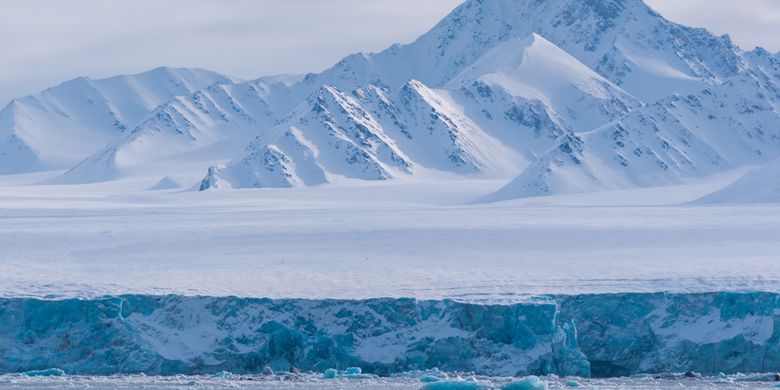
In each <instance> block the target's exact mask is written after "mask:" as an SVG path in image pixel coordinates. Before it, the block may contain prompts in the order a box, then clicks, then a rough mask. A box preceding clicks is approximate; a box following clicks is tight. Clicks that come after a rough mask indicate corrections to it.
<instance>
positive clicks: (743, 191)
mask: <svg viewBox="0 0 780 390" xmlns="http://www.w3.org/2000/svg"><path fill="white" fill-rule="evenodd" d="M778 202H780V159H775V160H774V161H772V162H770V163H768V164H765V165H762V166H760V167H758V168H755V169H753V170H752V171H750V172H748V173H747V174H745V175H744V176H742V177H741V178H739V179H738V180H736V181H735V182H734V183H732V184H730V185H728V186H726V187H725V188H723V189H721V190H718V191H716V192H714V193H712V194H709V195H707V196H705V197H703V198H701V199H699V200H697V201H696V203H700V204H716V203H778Z"/></svg>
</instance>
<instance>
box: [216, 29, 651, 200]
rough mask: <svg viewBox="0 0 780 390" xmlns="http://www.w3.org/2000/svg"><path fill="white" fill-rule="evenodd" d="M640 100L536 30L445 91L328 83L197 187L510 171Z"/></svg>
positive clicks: (413, 85) (411, 85)
mask: <svg viewBox="0 0 780 390" xmlns="http://www.w3.org/2000/svg"><path fill="white" fill-rule="evenodd" d="M542 74H547V76H548V77H540V75H542ZM640 104H641V103H640V102H639V101H638V100H637V99H635V98H633V97H632V96H631V95H629V94H628V93H627V92H625V91H623V90H622V89H620V88H619V87H617V86H615V85H614V84H612V83H610V82H609V81H607V80H606V79H604V78H603V77H601V76H599V75H598V74H596V73H595V72H593V71H592V70H590V69H589V68H588V67H587V66H585V65H584V64H582V63H580V62H579V61H577V60H576V59H575V58H574V57H571V56H570V55H568V54H567V53H566V52H564V51H563V50H561V49H560V48H558V47H556V46H555V45H553V44H552V43H550V42H549V41H547V40H546V39H544V38H543V37H541V36H539V35H536V34H532V35H530V36H528V37H526V38H524V39H513V40H509V41H506V42H504V43H502V44H501V45H498V46H497V47H496V48H494V49H493V50H491V51H489V52H488V53H486V54H485V55H484V57H483V58H482V59H480V60H479V61H477V62H476V63H474V64H473V65H472V66H470V67H468V68H466V69H464V70H463V72H461V73H460V74H459V75H457V76H456V77H455V78H453V80H451V81H450V82H448V83H447V84H446V85H445V86H443V87H442V88H441V89H434V88H431V87H429V86H426V85H425V84H423V83H422V82H420V81H418V80H410V81H408V82H407V83H406V84H405V85H403V86H402V87H400V88H399V89H398V90H395V91H394V90H393V89H392V88H390V87H387V86H379V85H376V84H368V85H366V86H360V87H357V88H356V89H354V90H352V91H351V92H350V93H349V94H347V93H344V92H342V91H340V90H338V89H337V88H336V87H334V86H330V85H328V86H325V87H322V88H321V89H320V90H318V91H316V92H315V93H314V94H313V95H312V96H310V97H309V98H308V99H307V100H306V101H305V102H304V103H303V104H302V105H301V106H299V107H298V108H297V109H296V110H295V112H294V113H293V115H291V116H290V117H289V118H288V119H287V120H285V121H284V122H283V123H282V124H281V125H279V126H277V127H276V128H274V129H273V130H271V131H269V132H266V133H264V134H262V135H261V136H259V137H258V138H257V139H256V140H255V141H254V142H253V143H252V144H251V145H250V146H249V147H248V148H247V149H246V151H245V152H244V154H242V155H241V156H240V157H239V158H236V159H234V160H233V161H232V162H231V163H230V164H228V165H227V166H226V167H218V166H217V167H212V168H211V169H209V173H208V176H207V177H206V178H205V179H204V180H203V183H202V184H201V189H206V188H224V187H234V188H236V187H238V188H241V187H275V186H283V187H290V186H296V185H310V184H320V183H324V182H331V181H334V180H336V178H337V177H350V178H359V179H368V180H384V179H388V178H392V177H396V176H398V175H403V174H413V173H414V168H415V167H418V166H419V167H421V168H422V169H433V170H438V171H445V172H453V173H458V174H507V173H511V172H516V171H517V170H519V169H521V168H523V167H525V166H527V165H528V162H529V161H532V160H533V159H534V158H535V157H536V156H537V155H538V154H540V153H543V152H545V151H546V150H547V149H549V148H550V146H551V145H552V144H553V143H554V142H555V141H556V139H557V138H558V137H560V136H561V135H563V134H568V133H571V132H573V131H575V130H582V129H588V130H589V129H590V128H591V126H596V125H598V124H600V123H603V122H604V121H610V120H615V119H617V118H619V117H621V116H622V115H624V114H626V113H627V112H628V111H630V109H632V108H634V107H638V106H639V105H640ZM269 176H272V177H273V178H271V177H269Z"/></svg>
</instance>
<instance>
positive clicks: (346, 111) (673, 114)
mask: <svg viewBox="0 0 780 390" xmlns="http://www.w3.org/2000/svg"><path fill="white" fill-rule="evenodd" d="M777 123H780V58H778V56H777V55H776V54H771V53H769V52H767V51H765V50H763V49H760V48H757V49H755V50H753V51H749V52H746V51H743V50H741V49H740V48H738V47H736V46H735V45H734V44H733V43H732V42H731V40H730V39H729V38H728V36H721V37H717V36H714V35H712V34H711V33H709V32H707V31H706V30H704V29H693V28H689V27H685V26H681V25H678V24H675V23H672V22H670V21H668V20H666V19H664V18H663V17H662V16H661V15H659V14H658V13H657V12H655V11H654V10H652V9H651V8H650V7H648V6H647V5H646V4H644V3H643V2H642V1H641V0H563V1H555V2H550V1H539V0H469V1H467V2H465V3H464V4H462V5H461V6H459V7H458V8H456V9H455V10H454V11H453V12H452V13H451V14H450V15H448V16H447V17H446V18H444V19H443V20H442V21H441V22H439V23H438V24H437V25H436V26H435V27H434V28H433V29H431V30H430V31H429V32H427V33H426V34H424V35H422V36H421V37H420V38H419V39H417V40H416V41H415V42H413V43H410V44H407V45H394V46H392V47H390V48H388V49H387V50H384V51H382V52H379V53H373V54H354V55H351V56H348V57H346V58H344V59H343V60H342V61H340V62H339V63H337V64H336V65H334V66H333V67H332V68H330V69H328V70H326V71H324V72H322V73H319V74H309V75H306V76H303V77H299V78H298V77H265V78H260V79H257V80H253V81H248V82H238V81H235V80H232V79H230V78H228V77H225V76H221V75H218V74H216V73H213V72H207V71H200V70H185V69H168V68H160V69H156V70H154V71H151V72H148V73H144V74H141V75H135V76H121V77H115V78H111V79H105V80H89V79H83V78H82V79H76V80H72V81H69V82H66V83H64V84H62V85H60V86H57V87H55V88H52V89H50V90H47V91H44V92H42V93H40V94H38V95H34V96H29V97H27V98H23V99H19V100H15V101H14V102H12V103H11V104H10V105H8V106H7V107H6V108H5V109H3V110H2V111H0V174H9V173H21V172H29V171H36V170H52V169H63V170H67V171H66V172H65V173H64V174H63V175H61V176H60V177H57V178H55V179H53V180H51V182H53V183H86V182H98V181H107V180H116V179H121V178H125V177H132V176H133V175H138V174H141V173H146V174H148V173H149V172H154V173H155V174H156V175H158V179H159V178H160V177H164V176H168V175H171V174H173V173H175V172H171V170H173V169H174V167H184V168H186V169H187V170H190V171H196V172H197V171H200V172H202V174H203V175H205V176H204V177H203V179H202V180H201V182H200V183H199V184H195V183H190V184H194V185H195V188H198V189H201V190H207V189H219V188H262V187H296V186H311V185H319V184H324V183H338V182H341V181H343V180H353V179H354V180H390V179H394V178H400V177H406V176H412V175H417V174H419V173H421V172H426V173H430V172H442V173H446V174H456V175H464V176H468V177H475V178H477V177H497V178H506V179H507V181H508V184H507V185H506V186H505V187H504V188H502V189H500V190H499V191H498V192H496V193H494V194H491V195H488V196H487V197H485V200H505V199H512V198H518V197H527V196H541V195H551V194H561V193H572V192H586V191H600V190H614V189H625V188H634V187H648V186H661V185H670V184H679V183H685V182H686V181H689V180H692V179H695V178H700V177H704V176H707V175H711V174H714V173H718V172H722V171H725V170H729V169H734V168H738V167H742V166H747V165H757V164H763V163H767V162H768V161H771V160H773V159H774V158H776V157H778V156H780V126H777ZM177 169H178V168H177ZM512 177H514V179H512ZM510 179H511V180H510Z"/></svg>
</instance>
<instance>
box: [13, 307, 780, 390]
mask: <svg viewBox="0 0 780 390" xmlns="http://www.w3.org/2000/svg"><path fill="white" fill-rule="evenodd" d="M269 367H270V368H271V369H273V370H275V371H291V370H305V371H308V370H312V371H316V372H325V371H326V370H328V369H337V370H345V369H347V368H349V370H351V371H350V372H357V371H358V369H357V368H360V369H362V372H365V373H373V374H378V375H383V376H387V375H392V374H396V373H400V372H407V371H412V370H426V369H433V368H438V369H441V370H443V371H456V372H474V373H478V374H481V375H491V376H516V375H519V376H527V375H549V374H556V375H560V376H581V377H615V376H628V375H634V374H642V373H664V372H686V371H691V372H698V373H702V374H709V375H715V374H718V373H721V372H722V373H727V374H729V373H737V372H774V371H778V370H780V294H776V293H761V292H742V293H739V292H713V293H687V294H686V293H681V294H671V293H614V294H591V295H572V296H536V297H533V298H529V299H527V300H523V301H518V302H513V303H505V304H495V303H485V302H477V301H474V302H461V301H455V300H417V299H405V298H395V299H391V298H385V299H367V300H329V299H319V300H305V299H255V298H237V297H206V296H199V297H198V296H193V297H187V296H181V295H167V296H153V295H122V296H110V297H102V298H93V299H63V300H45V299H36V298H3V299H0V373H13V372H27V371H36V370H37V371H41V370H46V369H50V368H58V369H61V370H63V371H64V372H66V373H68V374H118V373H145V374H148V375H157V374H213V373H218V372H222V371H229V372H232V373H237V374H241V373H259V372H263V371H264V370H265V371H268V368H269ZM352 367H354V368H352Z"/></svg>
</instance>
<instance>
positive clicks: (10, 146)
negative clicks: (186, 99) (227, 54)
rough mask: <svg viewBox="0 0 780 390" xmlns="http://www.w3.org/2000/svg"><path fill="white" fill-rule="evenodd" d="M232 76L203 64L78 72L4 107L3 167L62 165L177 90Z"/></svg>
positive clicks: (0, 130) (0, 131)
mask: <svg viewBox="0 0 780 390" xmlns="http://www.w3.org/2000/svg"><path fill="white" fill-rule="evenodd" d="M216 82H223V83H230V82H232V81H231V80H230V79H229V78H227V77H225V76H222V75H219V74H217V73H214V72H210V71H205V70H199V69H174V68H158V69H154V70H151V71H149V72H145V73H141V74H137V75H132V76H117V77H112V78H108V79H102V80H91V79H88V78H84V77H81V78H77V79H74V80H70V81H67V82H65V83H62V84H60V85H58V86H56V87H53V88H50V89H47V90H46V91H43V92H41V93H39V94H37V95H32V96H28V97H25V98H22V99H16V100H14V101H12V102H11V103H10V104H9V105H8V106H6V107H5V108H4V109H3V110H2V111H0V173H5V174H8V173H18V172H28V171H36V170H46V169H63V168H68V167H69V166H71V165H72V164H74V163H76V162H78V161H79V160H80V159H82V158H84V157H85V156H87V155H88V154H90V153H93V152H95V151H96V150H98V149H99V148H101V147H103V146H104V145H105V144H107V143H109V142H111V141H113V140H115V139H117V138H120V137H122V136H123V135H124V134H126V133H127V132H128V131H129V130H130V129H132V127H133V126H135V125H136V123H137V122H138V121H140V120H141V119H142V118H143V117H144V116H146V115H147V114H148V113H149V112H151V111H152V110H153V109H154V108H155V107H157V106H158V105H160V104H162V103H165V102H166V101H168V100H170V99H171V98H173V97H174V96H177V95H186V94H191V93H193V92H194V91H196V90H199V89H202V88H205V87H207V86H208V85H210V84H213V83H216Z"/></svg>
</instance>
